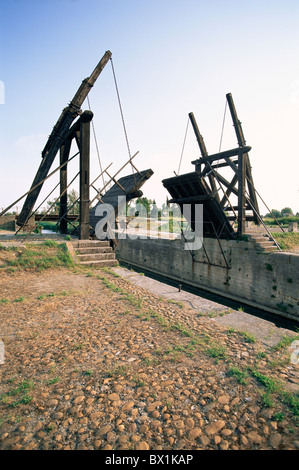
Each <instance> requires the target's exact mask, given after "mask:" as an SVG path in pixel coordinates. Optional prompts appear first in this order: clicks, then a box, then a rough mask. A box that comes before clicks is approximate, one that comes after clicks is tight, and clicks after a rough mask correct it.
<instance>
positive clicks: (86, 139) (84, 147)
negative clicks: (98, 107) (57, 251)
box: [79, 111, 93, 240]
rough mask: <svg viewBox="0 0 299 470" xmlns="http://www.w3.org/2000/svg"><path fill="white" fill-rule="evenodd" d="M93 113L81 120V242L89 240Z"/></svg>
mask: <svg viewBox="0 0 299 470" xmlns="http://www.w3.org/2000/svg"><path fill="white" fill-rule="evenodd" d="M92 118H93V113H92V112H91V111H85V112H84V113H83V114H82V116H81V118H80V121H81V123H80V232H79V238H80V240H88V239H89V232H90V229H89V157H90V121H91V120H92Z"/></svg>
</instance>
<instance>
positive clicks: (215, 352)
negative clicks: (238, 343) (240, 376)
mask: <svg viewBox="0 0 299 470" xmlns="http://www.w3.org/2000/svg"><path fill="white" fill-rule="evenodd" d="M206 352H207V354H208V356H209V357H214V358H217V359H226V358H227V354H226V348H225V347H224V346H221V345H218V344H215V345H213V346H210V347H209V348H208V349H207V351H206Z"/></svg>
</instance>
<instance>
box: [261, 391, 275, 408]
mask: <svg viewBox="0 0 299 470" xmlns="http://www.w3.org/2000/svg"><path fill="white" fill-rule="evenodd" d="M261 398H262V402H263V406H264V407H266V408H272V407H273V405H274V401H273V397H272V395H271V394H270V393H269V392H267V393H264V394H262V395H261Z"/></svg>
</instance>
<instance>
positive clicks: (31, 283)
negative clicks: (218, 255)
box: [0, 268, 299, 450]
mask: <svg viewBox="0 0 299 470" xmlns="http://www.w3.org/2000/svg"><path fill="white" fill-rule="evenodd" d="M0 300H1V301H0V324H1V330H0V340H2V342H3V343H4V347H5V359H4V361H3V364H0V374H1V389H0V398H1V400H0V424H1V430H0V449H14V450H17V449H27V450H29V449H39V450H46V449H66V450H67V449H99V450H101V449H105V450H112V449H115V450H121V449H123V450H175V449H180V450H196V449H219V450H226V449H230V450H239V449H240V450H246V449H250V450H253V449H297V448H298V447H299V437H298V427H297V424H296V423H297V420H296V416H295V409H294V408H295V405H294V393H295V392H297V391H298V384H299V379H298V365H296V364H293V363H291V361H290V354H291V353H292V350H291V349H290V347H288V348H280V349H273V347H270V346H267V345H266V344H264V343H263V342H261V341H259V340H255V341H254V340H253V339H252V338H251V337H249V335H246V334H241V333H240V332H239V333H238V332H237V331H236V330H235V329H232V328H228V327H227V326H226V325H221V324H219V323H217V322H215V321H214V320H213V319H212V318H209V317H208V316H202V315H198V314H197V313H196V311H195V310H194V308H191V306H189V307H188V305H187V304H184V305H183V306H182V304H177V303H174V302H173V300H170V299H167V298H163V297H162V296H160V295H155V294H153V293H151V292H149V291H148V290H146V289H145V288H144V286H143V287H142V286H139V285H136V283H135V284H134V283H132V282H130V281H129V279H125V278H124V277H117V275H116V274H115V273H113V272H112V271H107V270H96V269H89V270H85V271H84V270H83V269H81V268H78V270H77V272H76V271H75V270H68V269H60V270H48V271H45V272H43V273H28V272H27V273H24V272H23V273H15V274H13V275H3V277H2V279H1V294H0ZM206 308H208V306H207V305H206ZM217 309H218V310H217V312H218V313H219V305H217ZM224 313H225V307H224ZM274 380H275V382H274ZM278 381H279V383H280V386H278ZM297 406H298V405H297ZM297 413H298V407H297Z"/></svg>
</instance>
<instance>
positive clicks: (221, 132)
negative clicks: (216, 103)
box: [219, 100, 227, 153]
mask: <svg viewBox="0 0 299 470" xmlns="http://www.w3.org/2000/svg"><path fill="white" fill-rule="evenodd" d="M226 108H227V100H225V107H224V116H223V122H222V130H221V137H220V144H219V153H220V151H221V145H222V138H223V131H224V124H225V117H226Z"/></svg>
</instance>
